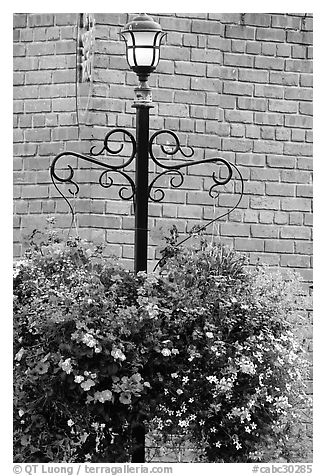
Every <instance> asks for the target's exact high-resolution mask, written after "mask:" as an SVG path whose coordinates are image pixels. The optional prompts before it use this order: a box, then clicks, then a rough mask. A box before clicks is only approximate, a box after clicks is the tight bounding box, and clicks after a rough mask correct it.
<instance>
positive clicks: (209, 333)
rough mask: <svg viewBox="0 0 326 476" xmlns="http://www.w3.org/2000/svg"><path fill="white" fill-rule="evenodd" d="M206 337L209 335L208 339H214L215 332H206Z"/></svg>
mask: <svg viewBox="0 0 326 476" xmlns="http://www.w3.org/2000/svg"><path fill="white" fill-rule="evenodd" d="M206 337H208V339H213V337H214V334H213V332H206Z"/></svg>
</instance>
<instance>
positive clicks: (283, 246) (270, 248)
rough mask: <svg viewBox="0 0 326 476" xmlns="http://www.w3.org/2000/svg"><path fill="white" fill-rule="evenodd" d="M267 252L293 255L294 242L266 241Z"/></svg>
mask: <svg viewBox="0 0 326 476" xmlns="http://www.w3.org/2000/svg"><path fill="white" fill-rule="evenodd" d="M265 251H266V252H268V253H293V252H294V241H288V240H286V241H283V240H265Z"/></svg>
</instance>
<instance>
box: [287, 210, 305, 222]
mask: <svg viewBox="0 0 326 476" xmlns="http://www.w3.org/2000/svg"><path fill="white" fill-rule="evenodd" d="M289 224H290V225H303V213H302V212H291V213H290V220H289Z"/></svg>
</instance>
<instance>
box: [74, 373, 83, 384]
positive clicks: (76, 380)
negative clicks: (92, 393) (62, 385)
mask: <svg viewBox="0 0 326 476" xmlns="http://www.w3.org/2000/svg"><path fill="white" fill-rule="evenodd" d="M83 380H84V377H83V376H82V375H76V377H75V380H74V382H76V383H81V382H82V381H83Z"/></svg>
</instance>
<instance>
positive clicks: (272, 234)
mask: <svg viewBox="0 0 326 476" xmlns="http://www.w3.org/2000/svg"><path fill="white" fill-rule="evenodd" d="M278 234H279V230H278V228H277V227H275V225H251V235H252V236H253V237H254V238H278Z"/></svg>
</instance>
